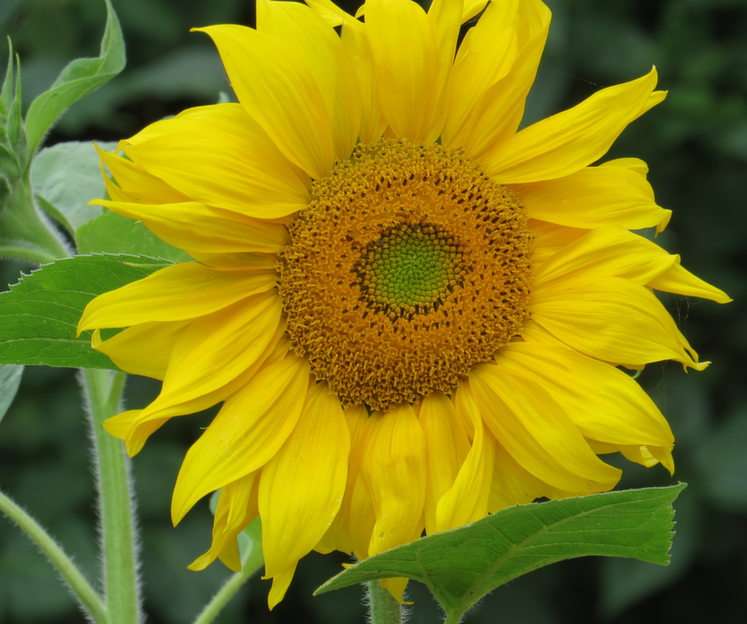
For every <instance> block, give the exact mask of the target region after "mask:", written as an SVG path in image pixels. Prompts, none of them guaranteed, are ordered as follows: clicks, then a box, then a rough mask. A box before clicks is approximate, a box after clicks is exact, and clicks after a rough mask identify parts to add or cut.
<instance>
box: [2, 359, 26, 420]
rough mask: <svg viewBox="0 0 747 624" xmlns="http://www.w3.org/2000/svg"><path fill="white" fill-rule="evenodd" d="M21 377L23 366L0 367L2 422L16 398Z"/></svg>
mask: <svg viewBox="0 0 747 624" xmlns="http://www.w3.org/2000/svg"><path fill="white" fill-rule="evenodd" d="M21 377H23V366H0V421H2V419H3V416H5V413H6V412H7V411H8V408H9V407H10V404H11V403H13V399H15V398H16V392H18V386H20V385H21Z"/></svg>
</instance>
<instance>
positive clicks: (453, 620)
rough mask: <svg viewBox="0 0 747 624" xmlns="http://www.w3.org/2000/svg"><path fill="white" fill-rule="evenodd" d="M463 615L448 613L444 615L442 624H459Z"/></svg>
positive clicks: (455, 612) (459, 612)
mask: <svg viewBox="0 0 747 624" xmlns="http://www.w3.org/2000/svg"><path fill="white" fill-rule="evenodd" d="M462 615H463V613H462V612H461V611H449V612H448V613H447V614H446V619H445V620H444V624H460V623H461V621H462Z"/></svg>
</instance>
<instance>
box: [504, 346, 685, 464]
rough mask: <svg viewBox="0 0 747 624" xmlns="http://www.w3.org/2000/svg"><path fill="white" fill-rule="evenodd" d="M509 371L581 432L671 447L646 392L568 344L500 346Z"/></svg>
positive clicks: (616, 440) (621, 441) (611, 441)
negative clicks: (541, 393)
mask: <svg viewBox="0 0 747 624" xmlns="http://www.w3.org/2000/svg"><path fill="white" fill-rule="evenodd" d="M501 365H502V366H503V367H504V368H505V369H507V370H510V372H511V375H512V376H515V377H520V378H522V379H526V380H527V381H528V382H531V383H534V384H536V385H539V386H542V387H544V388H545V389H546V390H547V391H548V393H549V394H550V395H551V396H552V398H553V400H554V401H555V402H556V403H557V404H558V405H559V406H561V408H562V409H563V411H564V412H565V413H566V414H567V415H568V416H569V418H570V419H571V420H572V421H573V423H574V424H575V425H576V426H577V427H578V428H579V430H580V431H581V433H582V434H583V435H584V436H585V437H586V438H589V439H592V440H595V441H599V442H605V443H608V444H612V445H615V446H631V447H632V446H637V447H641V446H646V447H658V448H661V449H663V450H664V451H667V452H669V451H671V449H672V446H673V444H674V437H673V435H672V431H671V429H670V428H669V425H668V424H667V421H666V420H665V418H664V416H662V414H661V412H660V411H659V409H658V408H657V407H656V405H655V404H654V402H653V401H652V400H651V399H650V398H649V396H648V395H647V394H646V393H645V392H644V391H643V390H642V389H641V387H640V386H639V385H638V384H637V383H636V382H635V381H634V380H633V379H632V378H631V377H630V376H629V375H627V374H625V373H624V372H622V371H621V370H619V369H618V368H615V367H614V366H610V365H609V364H606V363H604V362H600V361H598V360H594V359H592V358H589V357H586V356H584V355H582V354H580V353H578V352H576V351H574V350H572V349H568V348H565V347H562V346H554V345H546V344H542V343H531V342H516V343H512V344H510V345H508V346H506V347H505V348H504V349H503V350H502V351H501Z"/></svg>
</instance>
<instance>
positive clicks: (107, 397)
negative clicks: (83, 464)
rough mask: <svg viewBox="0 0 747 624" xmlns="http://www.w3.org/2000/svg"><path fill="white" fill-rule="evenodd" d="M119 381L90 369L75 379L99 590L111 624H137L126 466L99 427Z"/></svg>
mask: <svg viewBox="0 0 747 624" xmlns="http://www.w3.org/2000/svg"><path fill="white" fill-rule="evenodd" d="M125 379H126V376H125V374H124V373H119V372H117V373H113V372H111V371H105V370H94V369H84V370H83V371H82V372H81V375H80V380H81V387H82V390H83V396H84V398H85V400H86V403H87V407H88V410H87V411H88V416H89V422H90V426H91V437H92V439H93V454H94V458H95V463H96V473H97V477H98V493H99V518H100V520H99V522H100V526H101V541H102V552H103V565H104V570H103V575H104V587H105V589H106V605H107V611H108V613H109V621H110V622H111V624H137V623H138V622H140V619H141V609H140V587H139V583H138V575H137V543H136V539H135V534H136V533H135V513H134V511H135V510H134V499H133V495H132V480H131V477H130V464H129V460H128V459H127V457H126V456H125V453H124V448H123V446H122V443H121V442H120V441H119V440H117V439H115V438H113V437H111V436H110V435H109V434H108V433H106V431H104V429H103V427H102V422H103V421H104V420H105V419H106V418H108V417H109V416H111V415H112V414H114V413H115V412H117V411H119V409H120V407H121V398H122V392H123V391H124V383H125Z"/></svg>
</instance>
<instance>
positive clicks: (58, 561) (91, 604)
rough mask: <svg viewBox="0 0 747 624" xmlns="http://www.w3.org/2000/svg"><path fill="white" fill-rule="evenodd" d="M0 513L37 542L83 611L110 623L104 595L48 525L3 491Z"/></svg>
mask: <svg viewBox="0 0 747 624" xmlns="http://www.w3.org/2000/svg"><path fill="white" fill-rule="evenodd" d="M0 513H3V514H4V515H6V516H7V517H8V518H9V519H10V521H11V522H13V523H15V524H16V525H17V526H18V528H19V529H21V531H22V532H23V533H24V534H25V535H26V537H28V538H29V539H30V540H31V541H32V542H34V544H36V546H37V547H38V548H39V550H40V551H41V552H42V554H43V555H44V556H45V557H46V558H47V560H48V561H49V563H50V565H51V566H52V567H53V568H54V569H55V570H56V571H57V573H58V574H59V575H60V576H61V577H62V580H63V581H64V582H65V583H66V584H67V586H68V587H69V588H70V591H71V592H72V594H73V596H75V598H76V599H77V600H78V602H79V603H80V606H81V608H82V609H83V611H84V612H85V613H86V614H87V615H88V616H89V617H90V618H91V619H92V620H93V621H94V622H96V623H97V624H106V622H108V619H107V614H106V607H105V606H104V601H103V600H102V599H101V596H99V594H98V593H97V592H96V590H94V589H93V587H92V586H91V584H90V583H89V582H88V580H87V579H86V577H85V576H83V574H82V572H81V571H80V570H79V569H78V567H77V566H76V565H75V563H73V560H72V559H70V557H69V556H68V555H67V553H66V552H65V551H64V550H63V549H62V547H61V546H60V545H59V544H58V543H57V542H55V541H54V539H53V538H52V537H51V536H50V535H49V533H47V532H46V531H45V530H44V527H42V526H41V525H40V524H39V523H38V522H37V521H36V520H34V518H32V517H31V516H30V515H29V513H28V512H27V511H25V510H24V509H23V508H22V507H20V506H19V505H18V504H17V503H15V502H14V501H13V500H12V499H10V498H9V497H8V496H6V495H5V494H3V493H2V492H0Z"/></svg>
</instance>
